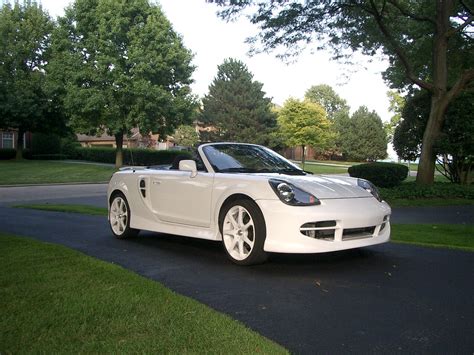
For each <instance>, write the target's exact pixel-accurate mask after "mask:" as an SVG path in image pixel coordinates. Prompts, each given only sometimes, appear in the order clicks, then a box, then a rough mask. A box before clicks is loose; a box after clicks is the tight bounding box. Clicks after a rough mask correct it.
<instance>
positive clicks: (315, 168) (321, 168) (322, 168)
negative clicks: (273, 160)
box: [299, 164, 347, 174]
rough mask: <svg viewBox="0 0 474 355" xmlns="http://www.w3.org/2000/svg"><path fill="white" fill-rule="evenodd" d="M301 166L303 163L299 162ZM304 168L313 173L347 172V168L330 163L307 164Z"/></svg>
mask: <svg viewBox="0 0 474 355" xmlns="http://www.w3.org/2000/svg"><path fill="white" fill-rule="evenodd" d="M299 166H300V167H301V164H299ZM304 170H306V171H310V172H312V173H313V174H345V173H347V168H343V167H340V168H339V167H337V166H328V165H316V164H305V166H304Z"/></svg>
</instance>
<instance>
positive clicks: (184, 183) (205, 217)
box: [150, 170, 214, 227]
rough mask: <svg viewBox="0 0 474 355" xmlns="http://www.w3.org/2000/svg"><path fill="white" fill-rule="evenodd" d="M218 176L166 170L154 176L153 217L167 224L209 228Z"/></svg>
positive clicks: (151, 196)
mask: <svg viewBox="0 0 474 355" xmlns="http://www.w3.org/2000/svg"><path fill="white" fill-rule="evenodd" d="M213 183H214V174H213V173H207V172H201V171H200V172H198V174H197V175H196V176H195V177H191V173H190V172H189V171H180V170H164V171H160V172H159V173H157V174H151V175H150V199H151V207H152V210H153V213H155V214H156V216H157V217H158V218H159V219H160V220H162V221H165V222H170V223H179V224H186V225H192V226H199V227H209V226H210V221H211V200H212V189H213Z"/></svg>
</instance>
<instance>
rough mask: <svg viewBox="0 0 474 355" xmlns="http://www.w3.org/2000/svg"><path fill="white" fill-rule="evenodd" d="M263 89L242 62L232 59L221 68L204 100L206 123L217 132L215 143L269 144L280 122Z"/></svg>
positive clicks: (204, 118)
mask: <svg viewBox="0 0 474 355" xmlns="http://www.w3.org/2000/svg"><path fill="white" fill-rule="evenodd" d="M262 87H263V84H262V83H260V82H258V81H255V80H253V74H252V73H251V72H250V71H249V70H248V68H247V66H246V65H245V64H244V63H243V62H241V61H240V60H236V59H232V58H229V59H226V60H224V63H223V64H221V65H219V66H218V67H217V76H216V77H215V78H214V80H213V82H212V83H211V85H209V93H208V94H207V95H206V96H205V97H204V98H203V100H202V104H203V110H202V120H203V121H204V122H206V123H208V124H211V125H213V126H215V127H216V128H217V135H216V136H215V137H213V139H214V140H226V141H236V142H247V143H258V144H264V145H267V144H268V142H269V141H270V140H271V137H270V134H271V132H272V131H273V130H274V129H275V128H276V118H275V114H274V113H273V112H272V110H271V108H272V105H271V99H269V98H267V97H266V96H265V92H264V91H263V90H262Z"/></svg>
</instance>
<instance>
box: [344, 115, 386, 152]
mask: <svg viewBox="0 0 474 355" xmlns="http://www.w3.org/2000/svg"><path fill="white" fill-rule="evenodd" d="M335 125H336V126H337V130H338V133H339V135H338V146H339V148H340V149H341V151H342V153H343V155H344V156H345V157H346V158H347V159H349V160H355V161H376V160H378V159H384V158H386V157H387V136H386V133H385V130H384V128H383V124H382V120H381V119H380V117H379V115H377V113H376V112H375V111H372V112H370V111H369V110H368V109H367V107H365V106H361V107H359V108H358V109H357V111H355V112H354V113H353V114H352V116H351V117H350V118H349V115H347V114H341V115H339V116H338V117H337V119H336V122H335Z"/></svg>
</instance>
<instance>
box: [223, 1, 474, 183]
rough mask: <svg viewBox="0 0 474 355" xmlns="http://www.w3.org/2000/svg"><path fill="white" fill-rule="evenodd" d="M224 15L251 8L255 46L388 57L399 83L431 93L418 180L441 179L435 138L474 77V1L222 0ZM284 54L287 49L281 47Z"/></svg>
mask: <svg viewBox="0 0 474 355" xmlns="http://www.w3.org/2000/svg"><path fill="white" fill-rule="evenodd" d="M217 2H218V3H220V4H221V5H223V6H225V7H224V9H223V11H221V13H220V15H221V16H222V17H224V18H227V19H229V18H232V17H233V16H235V15H237V14H239V13H241V12H242V11H243V10H244V9H247V10H248V15H249V18H250V21H251V22H252V23H254V24H257V25H258V26H259V27H260V31H259V33H258V34H257V35H256V36H255V37H254V38H252V39H250V41H249V42H250V43H252V45H253V50H257V51H258V50H260V48H259V43H261V45H262V47H263V48H262V49H263V50H266V51H268V50H275V49H276V50H283V52H282V55H283V56H285V55H291V54H295V52H296V53H297V51H298V49H299V48H301V46H300V45H303V46H304V45H307V44H309V43H311V42H316V43H317V45H318V48H321V47H327V48H332V49H333V50H334V53H335V57H336V58H341V57H343V56H345V55H348V54H349V53H351V52H353V51H361V52H362V53H364V54H367V55H370V56H373V55H376V54H377V53H381V54H382V55H384V56H385V57H386V58H388V61H389V67H388V68H387V70H386V71H385V73H384V76H385V78H386V79H387V80H389V81H390V83H391V84H392V86H393V87H397V88H406V87H407V86H408V87H409V86H412V85H417V86H418V87H420V88H423V89H424V90H427V91H429V92H430V93H431V109H430V115H429V118H428V123H427V125H426V128H425V131H424V135H423V141H422V149H421V154H420V165H419V168H418V175H417V182H418V183H420V184H430V183H432V182H433V178H434V166H435V153H434V150H433V145H434V141H435V140H436V138H437V136H438V135H439V134H440V131H441V126H442V124H443V120H444V117H445V115H444V113H445V112H446V109H447V107H448V105H449V103H450V102H451V101H452V100H453V99H454V98H455V97H456V96H458V95H459V94H460V93H461V92H462V91H463V90H465V89H466V88H467V87H468V86H472V83H473V81H474V68H473V62H474V53H473V48H474V43H473V41H472V30H473V20H474V8H473V7H472V4H470V3H469V2H467V1H463V0H439V1H432V0H406V1H405V0H387V1H375V0H362V1H360V0H348V1H327V2H326V1H318V0H309V1H304V2H303V1H297V0H294V1H286V0H278V1H268V2H266V1H260V2H256V1H232V2H226V1H224V0H222V1H217ZM280 53H281V52H280Z"/></svg>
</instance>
